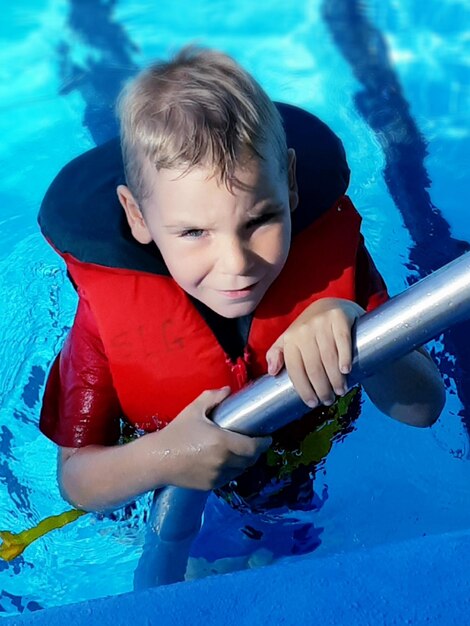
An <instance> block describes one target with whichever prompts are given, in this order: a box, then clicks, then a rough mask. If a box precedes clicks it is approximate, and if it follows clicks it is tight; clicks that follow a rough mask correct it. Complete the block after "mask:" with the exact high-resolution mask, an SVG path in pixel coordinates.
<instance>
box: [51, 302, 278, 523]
mask: <svg viewBox="0 0 470 626" xmlns="http://www.w3.org/2000/svg"><path fill="white" fill-rule="evenodd" d="M228 392H229V390H228V389H226V388H225V389H222V390H219V391H207V392H204V393H203V394H201V396H199V398H197V399H196V400H195V401H194V402H192V403H191V404H190V405H189V406H188V407H187V408H186V409H185V410H184V411H182V412H181V413H180V415H179V416H178V417H177V418H176V419H175V420H173V422H171V423H170V424H169V425H168V426H167V427H166V428H164V429H163V430H161V431H159V432H155V433H150V434H147V435H145V436H143V437H141V438H139V439H137V440H135V441H133V442H131V443H128V444H124V445H114V444H116V443H117V441H118V439H119V435H120V428H119V420H120V416H121V409H120V406H119V402H118V399H117V396H116V393H115V391H114V388H113V385H112V378H111V373H110V371H109V365H108V362H107V359H106V356H105V354H104V350H103V346H102V343H101V340H100V337H99V333H98V329H97V328H96V323H95V321H94V318H93V315H92V313H91V311H90V308H89V306H88V304H87V302H86V301H84V300H82V299H81V300H80V303H79V307H78V309H77V315H76V317H75V321H74V325H73V327H72V329H71V332H70V333H69V336H68V338H67V340H66V343H65V345H64V348H63V349H62V352H61V354H60V356H59V358H58V359H57V360H56V362H55V363H54V365H53V368H52V370H51V372H50V375H49V379H48V382H47V385H46V392H45V397H44V401H43V408H42V412H41V421H40V428H41V430H42V432H43V433H44V434H46V435H47V436H48V437H49V438H50V439H52V440H53V441H55V442H56V443H57V444H58V445H59V446H60V452H59V464H58V474H59V485H60V489H61V493H62V495H63V497H64V498H65V499H66V500H68V501H69V502H71V503H72V504H74V505H75V506H77V507H78V508H81V509H84V510H98V511H104V510H109V509H113V508H116V507H118V506H121V505H123V504H125V503H126V502H128V501H129V500H132V499H133V498H135V497H136V496H138V495H140V494H142V493H145V492H146V491H149V490H153V489H157V488H159V487H162V486H164V485H168V484H173V485H178V486H183V487H189V488H195V489H204V490H206V489H207V490H209V489H212V488H214V487H216V486H220V485H222V484H225V483H226V482H228V481H229V480H231V479H232V478H234V477H235V476H236V475H238V474H239V473H240V472H241V471H243V470H244V469H245V468H246V467H247V466H248V465H251V464H252V463H254V462H255V461H256V459H257V458H258V456H259V455H260V454H261V452H263V451H264V450H265V449H267V447H268V446H269V444H270V441H271V440H270V438H267V437H266V438H250V437H245V436H243V435H238V434H236V433H229V432H228V431H224V430H222V429H221V428H219V427H218V426H216V425H215V424H214V423H213V422H211V421H210V420H209V419H208V418H207V417H206V413H207V412H208V411H209V410H210V409H211V408H212V407H214V406H215V405H216V404H218V403H219V402H221V400H223V399H224V398H225V397H226V396H227V395H228Z"/></svg>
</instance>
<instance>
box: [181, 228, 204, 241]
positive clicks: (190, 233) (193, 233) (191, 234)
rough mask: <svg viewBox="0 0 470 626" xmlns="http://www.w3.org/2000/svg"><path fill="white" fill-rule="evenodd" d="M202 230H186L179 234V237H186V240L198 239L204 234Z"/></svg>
mask: <svg viewBox="0 0 470 626" xmlns="http://www.w3.org/2000/svg"><path fill="white" fill-rule="evenodd" d="M204 232H205V231H204V230H203V229H202V228H187V229H186V230H183V231H182V232H181V233H180V237H186V238H188V239H198V238H199V237H202V235H203V234H204Z"/></svg>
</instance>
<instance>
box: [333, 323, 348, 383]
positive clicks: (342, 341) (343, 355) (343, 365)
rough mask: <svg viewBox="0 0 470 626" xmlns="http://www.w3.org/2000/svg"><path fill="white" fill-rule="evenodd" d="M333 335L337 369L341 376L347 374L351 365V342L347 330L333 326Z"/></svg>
mask: <svg viewBox="0 0 470 626" xmlns="http://www.w3.org/2000/svg"><path fill="white" fill-rule="evenodd" d="M333 334H334V337H335V342H336V350H337V352H338V367H339V370H340V372H341V373H342V374H349V373H350V371H351V365H352V340H351V330H350V329H349V328H344V327H342V326H341V327H338V326H335V325H333Z"/></svg>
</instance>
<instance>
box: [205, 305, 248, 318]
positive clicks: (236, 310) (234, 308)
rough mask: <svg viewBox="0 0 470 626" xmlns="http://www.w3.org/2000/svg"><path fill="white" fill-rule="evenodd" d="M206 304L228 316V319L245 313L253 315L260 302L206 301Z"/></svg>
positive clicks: (216, 311) (223, 315)
mask: <svg viewBox="0 0 470 626" xmlns="http://www.w3.org/2000/svg"><path fill="white" fill-rule="evenodd" d="M204 304H205V305H206V306H208V307H209V308H210V309H212V311H214V312H215V313H217V314H218V315H221V316H222V317H226V318H227V319H235V318H237V317H243V316H244V315H251V313H253V312H254V311H255V309H256V307H257V305H258V302H256V301H241V302H227V303H220V302H204Z"/></svg>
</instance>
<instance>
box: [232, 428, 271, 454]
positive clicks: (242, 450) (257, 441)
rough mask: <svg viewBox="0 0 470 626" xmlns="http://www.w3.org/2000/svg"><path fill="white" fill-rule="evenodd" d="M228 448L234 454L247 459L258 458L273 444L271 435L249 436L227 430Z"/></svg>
mask: <svg viewBox="0 0 470 626" xmlns="http://www.w3.org/2000/svg"><path fill="white" fill-rule="evenodd" d="M226 433H227V444H228V448H229V449H230V451H231V452H232V454H233V455H235V456H238V457H240V458H242V457H243V458H245V459H247V458H248V459H257V458H258V457H259V455H260V454H262V453H263V452H266V450H267V449H268V448H269V446H270V445H271V444H272V438H271V437H248V436H247V435H240V434H239V433H233V432H229V431H226Z"/></svg>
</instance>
